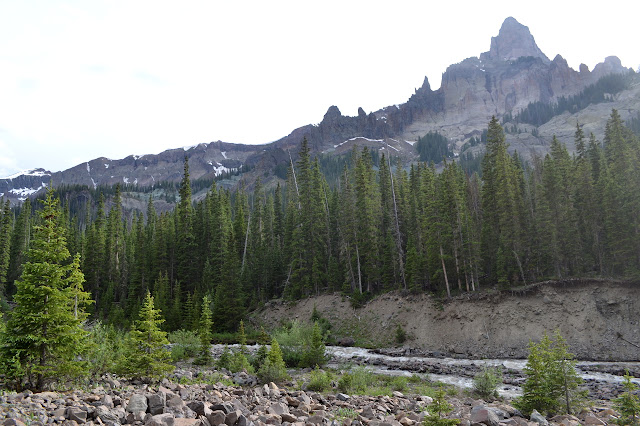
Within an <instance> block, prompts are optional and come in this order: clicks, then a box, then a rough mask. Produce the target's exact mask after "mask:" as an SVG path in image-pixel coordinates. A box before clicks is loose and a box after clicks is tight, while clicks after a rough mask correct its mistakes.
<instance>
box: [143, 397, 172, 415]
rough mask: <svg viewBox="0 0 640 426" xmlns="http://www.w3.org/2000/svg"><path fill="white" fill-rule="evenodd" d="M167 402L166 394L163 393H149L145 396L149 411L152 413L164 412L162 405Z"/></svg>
mask: <svg viewBox="0 0 640 426" xmlns="http://www.w3.org/2000/svg"><path fill="white" fill-rule="evenodd" d="M166 402H167V396H166V394H165V393H162V392H158V393H154V394H151V395H149V396H148V397H147V403H148V405H149V413H151V414H152V415H154V416H155V415H156V414H162V413H164V407H165V405H166Z"/></svg>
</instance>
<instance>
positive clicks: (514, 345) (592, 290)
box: [251, 279, 640, 361]
mask: <svg viewBox="0 0 640 426" xmlns="http://www.w3.org/2000/svg"><path fill="white" fill-rule="evenodd" d="M314 306H315V307H316V309H317V311H318V312H319V313H320V314H321V315H322V316H323V317H324V318H326V319H328V320H329V321H330V323H331V324H332V333H333V335H334V336H335V337H336V339H338V340H339V339H341V338H349V337H351V338H352V339H353V342H351V343H352V344H353V343H355V345H358V346H378V347H385V346H393V345H394V344H395V339H396V333H397V329H398V326H400V327H401V328H402V329H403V330H404V331H405V332H406V334H407V336H408V339H407V340H406V341H405V342H404V346H405V347H408V348H419V349H421V350H423V351H427V352H429V353H431V354H433V355H435V356H442V355H444V356H459V357H460V356H463V357H468V358H525V357H526V356H527V345H528V343H529V341H530V340H534V341H537V340H539V339H540V338H541V337H542V335H543V333H544V332H545V331H546V332H548V333H553V332H554V331H555V330H560V332H561V334H562V335H563V336H564V337H565V339H566V340H567V343H568V344H569V346H570V349H571V351H572V352H573V353H574V354H575V355H576V356H577V358H578V359H582V360H600V361H638V360H640V347H639V346H640V282H620V281H612V280H595V279H592V280H582V279H576V280H564V281H553V282H544V283H539V284H534V285H530V286H528V287H525V288H522V289H518V290H507V291H497V290H483V291H480V292H476V293H467V294H463V295H461V296H457V297H455V298H453V299H451V300H449V301H447V300H444V301H440V300H439V299H437V298H435V297H433V296H431V295H427V294H419V295H403V294H401V293H399V292H394V293H388V294H385V295H381V296H378V297H376V298H375V299H373V300H371V301H370V302H369V303H367V304H366V305H365V306H364V307H362V308H360V309H354V308H353V307H351V304H350V301H349V299H348V298H346V297H344V296H342V295H340V294H331V295H322V296H317V297H311V298H308V299H304V300H300V301H297V302H295V303H293V302H284V301H280V300H277V301H272V302H269V303H267V304H266V305H265V306H264V307H263V308H261V309H260V310H259V311H257V312H254V314H253V315H252V317H251V321H252V322H253V323H254V324H255V325H257V324H260V325H264V326H265V328H267V329H273V328H275V327H277V326H279V325H281V324H283V323H285V322H286V321H290V320H295V319H297V320H300V321H308V320H309V318H310V316H311V312H312V311H313V307H314Z"/></svg>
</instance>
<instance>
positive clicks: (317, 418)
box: [307, 414, 324, 425]
mask: <svg viewBox="0 0 640 426" xmlns="http://www.w3.org/2000/svg"><path fill="white" fill-rule="evenodd" d="M307 423H311V424H314V425H321V424H323V423H324V417H323V416H320V415H318V414H314V415H313V416H311V417H309V418H308V419H307Z"/></svg>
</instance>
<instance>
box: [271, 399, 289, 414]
mask: <svg viewBox="0 0 640 426" xmlns="http://www.w3.org/2000/svg"><path fill="white" fill-rule="evenodd" d="M267 413H268V414H277V415H279V416H282V414H283V413H289V407H288V406H287V405H286V404H284V403H282V402H276V403H274V404H271V405H270V406H269V408H268V409H267Z"/></svg>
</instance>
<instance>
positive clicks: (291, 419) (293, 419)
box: [280, 413, 298, 423]
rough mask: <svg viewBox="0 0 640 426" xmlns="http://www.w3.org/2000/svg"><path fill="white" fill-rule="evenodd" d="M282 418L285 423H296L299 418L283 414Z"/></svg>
mask: <svg viewBox="0 0 640 426" xmlns="http://www.w3.org/2000/svg"><path fill="white" fill-rule="evenodd" d="M280 417H282V421H283V422H289V423H295V422H297V421H298V418H297V417H296V416H294V415H292V414H289V413H282V415H281V416H280Z"/></svg>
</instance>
